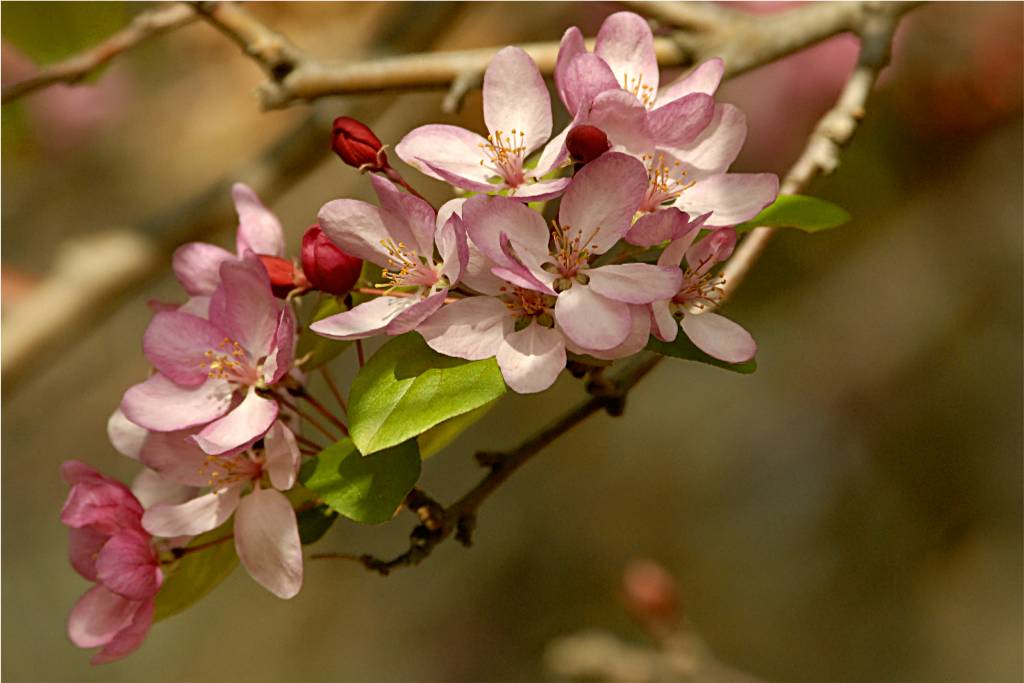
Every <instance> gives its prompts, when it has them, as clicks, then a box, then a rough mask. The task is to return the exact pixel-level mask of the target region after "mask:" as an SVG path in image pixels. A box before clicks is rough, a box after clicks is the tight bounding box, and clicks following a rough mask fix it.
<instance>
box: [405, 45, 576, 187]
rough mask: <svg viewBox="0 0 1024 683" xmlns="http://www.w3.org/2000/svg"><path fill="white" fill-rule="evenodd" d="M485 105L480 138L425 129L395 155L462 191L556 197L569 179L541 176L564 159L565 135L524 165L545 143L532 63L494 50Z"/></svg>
mask: <svg viewBox="0 0 1024 683" xmlns="http://www.w3.org/2000/svg"><path fill="white" fill-rule="evenodd" d="M483 99H484V123H485V124H486V125H487V130H488V135H487V138H486V139H485V138H483V137H481V136H480V135H478V134H477V133H474V132H472V131H469V130H466V129H464V128H459V127H457V126H449V125H441V124H430V125H426V126H420V127H419V128H416V129H415V130H413V131H412V132H410V133H409V134H408V135H406V136H405V137H404V138H402V141H401V142H399V143H398V145H397V146H396V147H395V152H396V153H397V154H398V156H399V157H401V158H402V160H403V161H405V162H406V163H408V164H410V165H412V166H415V167H416V168H417V169H419V170H420V171H422V172H423V173H425V174H426V175H428V176H431V177H432V178H437V179H438V180H443V181H445V182H448V183H451V184H452V185H454V186H456V187H461V188H463V189H466V190H473V191H474V192H499V191H501V190H508V191H509V194H510V196H515V197H517V198H519V199H523V200H531V201H532V200H541V199H551V198H553V197H557V196H558V195H559V194H561V193H562V191H564V190H565V187H566V186H567V185H568V184H569V181H568V179H567V178H555V179H552V180H542V178H543V177H544V176H545V175H547V174H548V173H549V172H551V171H552V170H553V169H554V168H555V167H556V166H558V164H560V163H561V162H562V161H563V160H564V159H565V154H564V146H565V145H564V136H560V137H558V138H556V139H555V140H552V141H551V142H550V143H548V145H547V146H546V147H545V148H544V150H543V152H542V153H541V156H540V160H539V161H538V163H537V165H536V167H534V168H532V169H531V168H526V167H525V165H524V162H525V161H526V158H527V157H528V156H529V155H530V154H531V153H532V152H534V151H536V150H537V149H539V148H540V147H541V145H543V144H544V143H545V142H547V141H548V138H550V137H551V97H550V96H549V95H548V90H547V87H546V86H545V85H544V79H543V77H541V75H540V71H539V70H538V69H537V65H536V64H535V63H534V61H533V59H531V58H530V56H529V55H528V54H526V52H524V51H523V50H521V49H520V48H517V47H506V48H505V49H503V50H501V51H500V52H498V54H496V55H495V56H494V59H492V60H491V63H490V64H489V65H488V66H487V71H486V72H485V73H484V84H483Z"/></svg>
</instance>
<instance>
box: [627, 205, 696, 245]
mask: <svg viewBox="0 0 1024 683" xmlns="http://www.w3.org/2000/svg"><path fill="white" fill-rule="evenodd" d="M689 224H690V217H689V216H688V215H687V214H686V213H685V212H683V211H680V210H679V209H676V208H674V207H669V208H667V209H660V210H658V211H655V212H654V213H649V214H646V215H644V216H641V217H640V218H639V219H638V220H637V221H636V223H633V226H632V227H631V228H630V229H629V232H627V233H626V237H625V240H626V241H627V242H629V243H630V244H635V245H637V246H639V247H653V246H656V245H659V244H661V243H662V242H665V241H667V240H671V239H675V238H677V237H679V236H680V235H682V234H684V233H685V232H686V231H687V229H688V226H689Z"/></svg>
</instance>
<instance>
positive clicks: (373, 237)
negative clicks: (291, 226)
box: [317, 199, 389, 267]
mask: <svg viewBox="0 0 1024 683" xmlns="http://www.w3.org/2000/svg"><path fill="white" fill-rule="evenodd" d="M317 220H318V221H319V222H320V227H321V229H323V231H324V232H325V233H326V234H327V236H328V237H330V238H331V241H332V242H334V244H335V245H336V246H337V247H338V248H339V249H341V250H342V251H343V252H345V253H346V254H351V255H352V256H357V257H359V258H361V259H363V260H364V261H369V262H370V263H375V264H377V265H378V266H382V267H383V266H386V265H387V264H388V252H387V250H386V249H385V248H384V247H383V246H382V245H381V242H383V241H385V240H387V239H388V238H389V235H388V231H387V229H386V228H385V227H384V220H383V218H382V217H381V212H380V209H378V208H377V207H376V206H373V205H372V204H367V203H366V202H361V201H358V200H356V199H335V200H334V201H330V202H327V203H326V204H324V205H323V207H321V209H320V212H319V213H318V214H317Z"/></svg>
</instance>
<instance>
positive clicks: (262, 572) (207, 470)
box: [142, 422, 302, 599]
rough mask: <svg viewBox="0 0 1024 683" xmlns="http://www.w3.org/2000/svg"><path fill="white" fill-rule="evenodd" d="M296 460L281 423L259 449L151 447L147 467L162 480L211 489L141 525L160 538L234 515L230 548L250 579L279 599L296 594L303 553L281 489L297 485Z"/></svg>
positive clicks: (152, 511) (151, 513)
mask: <svg viewBox="0 0 1024 683" xmlns="http://www.w3.org/2000/svg"><path fill="white" fill-rule="evenodd" d="M300 458H301V455H300V453H299V449H298V446H297V444H296V442H295V436H294V435H293V434H292V432H291V431H290V430H289V429H288V428H287V427H285V426H284V424H282V423H281V422H275V423H274V424H273V426H272V427H271V428H270V429H269V431H267V433H266V436H265V437H264V439H263V447H262V448H260V449H250V450H248V451H246V452H243V453H236V454H234V455H228V456H212V455H207V454H205V453H203V452H202V451H200V450H199V449H197V448H188V447H184V446H182V447H179V448H177V449H167V450H163V451H156V450H154V451H152V452H151V453H150V462H149V464H150V466H151V467H153V468H154V469H155V470H156V471H158V472H159V473H160V475H161V476H162V477H164V478H166V479H170V480H172V481H175V482H178V483H180V484H184V485H188V486H204V487H209V489H210V491H209V493H206V494H204V495H201V496H198V497H196V498H193V499H191V500H189V501H187V502H184V503H180V504H170V503H167V504H157V505H154V506H153V507H151V508H149V509H148V510H147V511H146V513H145V515H144V516H143V518H142V524H143V526H144V527H145V529H146V530H147V531H148V532H150V533H152V534H155V535H158V536H164V537H174V536H194V535H197V534H201V533H203V532H206V531H210V530H211V529H215V528H217V527H218V526H220V525H221V524H223V523H224V522H226V521H227V520H228V518H229V517H231V515H232V514H233V513H235V526H234V532H235V549H236V550H237V552H238V558H239V559H240V560H241V562H242V565H243V566H244V567H245V568H246V570H247V571H248V572H249V575H250V576H252V577H253V578H254V579H255V580H256V581H257V582H258V583H259V584H260V585H262V586H263V587H265V588H266V589H267V590H269V591H270V592H272V593H273V594H274V595H277V596H278V597H281V598H285V599H287V598H291V597H294V596H295V595H296V594H297V593H298V592H299V589H300V588H301V587H302V548H301V544H300V541H299V531H298V525H297V522H296V518H295V511H294V510H293V509H292V506H291V503H289V502H288V499H287V498H286V497H285V496H284V495H283V494H282V493H281V491H287V490H288V489H290V488H292V486H294V484H295V479H296V476H297V474H298V469H299V460H300ZM264 475H266V481H267V482H269V486H267V483H265V481H264ZM250 487H251V491H250V492H249V493H248V495H245V496H244V497H243V493H245V491H246V490H247V489H249V488H250Z"/></svg>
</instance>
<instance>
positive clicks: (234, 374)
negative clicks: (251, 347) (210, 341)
mask: <svg viewBox="0 0 1024 683" xmlns="http://www.w3.org/2000/svg"><path fill="white" fill-rule="evenodd" d="M203 356H204V357H205V358H206V360H204V361H202V362H201V363H200V364H199V367H201V368H203V369H204V370H206V371H207V376H208V377H209V378H210V379H226V380H228V381H231V382H239V383H241V384H254V383H255V381H256V375H257V372H256V368H254V367H253V366H252V363H251V361H250V359H249V354H248V353H246V352H245V349H243V348H242V345H241V344H239V343H238V342H236V341H235V340H233V339H231V338H230V337H224V339H222V340H221V342H220V344H218V345H217V347H216V348H214V349H208V350H207V351H204V352H203Z"/></svg>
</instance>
